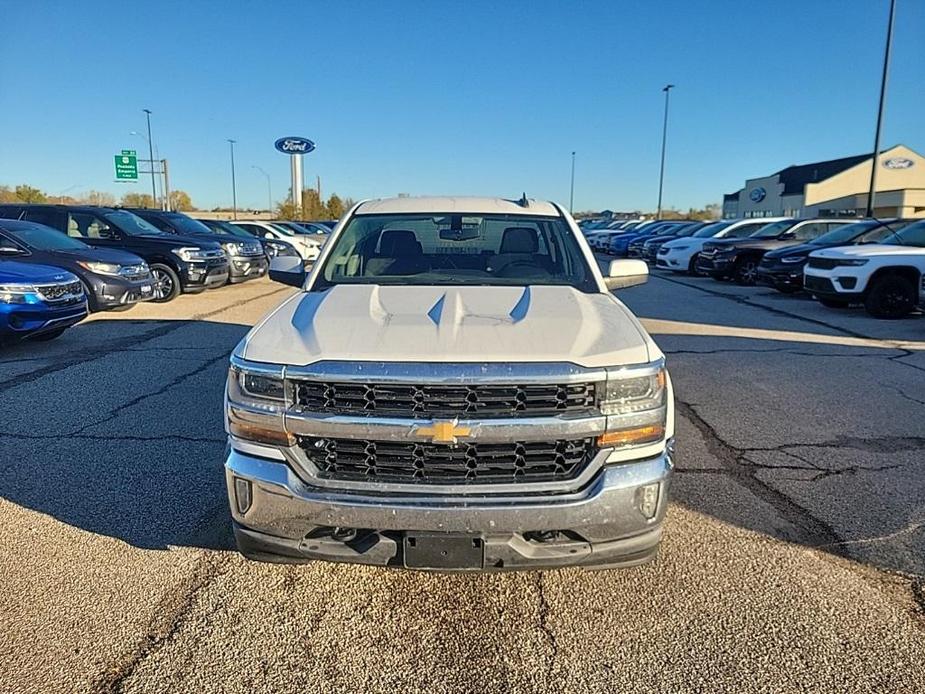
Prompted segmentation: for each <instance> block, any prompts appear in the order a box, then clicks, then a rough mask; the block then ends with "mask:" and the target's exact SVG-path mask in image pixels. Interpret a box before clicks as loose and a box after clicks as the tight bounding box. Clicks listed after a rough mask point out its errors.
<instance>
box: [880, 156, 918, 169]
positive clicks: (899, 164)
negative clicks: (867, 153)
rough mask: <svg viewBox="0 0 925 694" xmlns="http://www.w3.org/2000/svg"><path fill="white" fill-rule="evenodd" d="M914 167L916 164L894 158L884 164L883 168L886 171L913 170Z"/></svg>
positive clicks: (900, 158) (908, 160) (904, 159)
mask: <svg viewBox="0 0 925 694" xmlns="http://www.w3.org/2000/svg"><path fill="white" fill-rule="evenodd" d="M913 166H915V162H914V161H912V160H911V159H906V158H905V157H893V158H892V159H886V160H885V161H884V162H883V167H884V168H886V169H911V168H912V167H913Z"/></svg>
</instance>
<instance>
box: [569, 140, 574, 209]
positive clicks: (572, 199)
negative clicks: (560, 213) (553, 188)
mask: <svg viewBox="0 0 925 694" xmlns="http://www.w3.org/2000/svg"><path fill="white" fill-rule="evenodd" d="M574 202H575V153H574V152H572V185H571V188H570V189H569V194H568V213H569V214H572V205H573V204H574Z"/></svg>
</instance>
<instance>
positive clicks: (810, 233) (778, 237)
mask: <svg viewBox="0 0 925 694" xmlns="http://www.w3.org/2000/svg"><path fill="white" fill-rule="evenodd" d="M852 221H853V220H851V219H784V220H781V221H779V222H770V223H769V224H767V225H766V226H763V227H761V228H760V229H759V230H758V231H756V232H755V233H754V234H752V235H751V236H746V237H744V238H740V239H717V240H716V241H707V242H706V243H705V244H704V245H703V250H702V251H701V252H700V256H699V258H698V259H697V270H698V272H701V273H703V274H707V275H710V276H711V277H713V278H714V279H718V280H723V279H729V278H733V279H734V280H735V281H736V282H738V283H739V284H744V285H752V284H755V282H756V281H757V279H758V265H759V264H760V263H761V258H762V256H764V254H765V253H767V252H768V251H772V250H775V249H777V248H783V247H785V246H795V245H797V244H800V243H808V242H809V241H812V240H813V239H815V238H818V237H820V236H822V235H823V234H826V233H828V232H830V231H832V230H833V229H836V228H838V227H841V226H845V225H846V224H851V222H852Z"/></svg>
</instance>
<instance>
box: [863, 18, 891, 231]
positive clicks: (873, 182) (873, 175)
mask: <svg viewBox="0 0 925 694" xmlns="http://www.w3.org/2000/svg"><path fill="white" fill-rule="evenodd" d="M895 10H896V0H890V19H889V21H888V22H887V29H886V51H885V52H884V54H883V76H882V78H881V79H880V106H879V107H878V108H877V132H876V134H875V135H874V156H873V159H872V160H871V162H870V190H869V191H868V192H867V214H866V215H865V216H867V217H873V216H874V202H875V198H876V195H877V193H876V188H877V164H878V159H879V158H880V127H881V125H882V124H883V102H884V101H885V100H886V81H887V76H888V74H889V70H890V49H891V48H892V46H893V13H894V12H895Z"/></svg>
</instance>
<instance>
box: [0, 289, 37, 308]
mask: <svg viewBox="0 0 925 694" xmlns="http://www.w3.org/2000/svg"><path fill="white" fill-rule="evenodd" d="M41 301H42V297H40V296H39V295H38V292H37V291H36V289H35V287H33V286H32V285H31V284H0V304H38V303H41Z"/></svg>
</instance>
